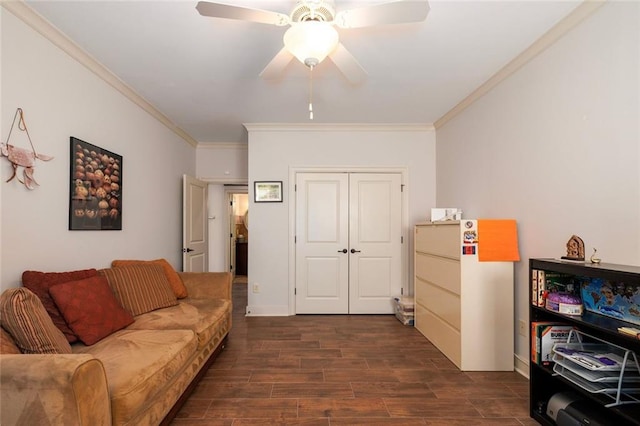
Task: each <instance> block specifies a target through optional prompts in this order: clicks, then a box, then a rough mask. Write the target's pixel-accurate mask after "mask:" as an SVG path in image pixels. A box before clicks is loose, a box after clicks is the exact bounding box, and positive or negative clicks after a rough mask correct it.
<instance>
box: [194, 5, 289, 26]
mask: <svg viewBox="0 0 640 426" xmlns="http://www.w3.org/2000/svg"><path fill="white" fill-rule="evenodd" d="M196 9H197V10H198V12H199V13H200V15H202V16H210V17H213V18H225V19H238V20H241V21H250V22H259V23H261V24H273V25H278V26H280V27H281V26H285V25H289V17H288V16H287V15H284V14H282V13H278V12H271V11H268V10H260V9H250V8H246V7H240V6H230V5H226V4H221V3H211V2H208V1H199V2H198V5H197V6H196Z"/></svg>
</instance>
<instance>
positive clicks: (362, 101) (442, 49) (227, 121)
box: [27, 0, 580, 142]
mask: <svg viewBox="0 0 640 426" xmlns="http://www.w3.org/2000/svg"><path fill="white" fill-rule="evenodd" d="M386 1H387V0H360V1H353V0H336V1H335V3H336V9H337V10H344V9H350V8H353V7H357V6H362V5H368V4H376V3H385V2H386ZM220 2H223V3H224V2H226V3H227V4H234V5H238V6H244V7H255V8H260V9H264V10H272V11H277V12H281V13H285V14H289V12H290V10H291V8H292V7H293V5H294V4H295V0H221V1H220ZM27 3H28V4H29V5H30V6H31V7H32V8H33V9H35V10H36V11H37V12H39V13H40V14H41V15H43V16H44V17H45V18H46V19H47V20H49V21H50V22H51V23H52V24H53V25H54V26H56V27H57V28H59V29H60V30H61V31H62V32H64V33H65V34H66V35H67V36H68V37H70V38H71V39H72V40H74V41H75V42H76V43H77V44H78V45H79V46H80V47H81V48H83V49H84V50H85V51H86V52H88V53H89V54H90V55H91V56H93V57H94V58H95V59H96V60H98V61H99V62H101V63H102V64H103V65H105V66H106V67H107V68H108V69H109V70H111V71H112V72H113V73H114V74H115V75H117V76H118V77H119V78H120V79H121V80H122V81H124V82H125V83H126V84H127V85H129V86H130V87H131V88H132V89H133V90H134V91H136V92H137V93H138V94H140V95H141V96H142V97H144V98H145V99H146V100H147V101H149V102H150V103H151V104H152V105H154V106H155V107H156V108H157V109H158V110H159V111H161V112H162V113H163V114H165V115H166V116H167V117H169V119H170V120H171V121H173V122H174V123H175V124H176V125H177V126H178V127H180V128H182V129H183V130H184V131H186V132H187V133H188V134H189V135H191V136H192V137H193V138H194V139H196V140H197V141H199V142H238V141H246V131H245V130H244V128H243V126H242V123H309V117H308V112H307V105H308V104H307V103H308V98H309V71H308V68H306V67H305V66H304V65H302V64H301V63H299V62H297V61H296V60H293V61H292V62H291V63H290V64H289V65H288V67H287V68H286V69H285V72H284V74H283V75H282V78H280V79H278V80H265V79H263V78H261V77H259V75H258V74H259V73H260V72H261V71H262V69H263V68H264V67H265V66H266V65H267V63H269V61H270V60H271V58H272V57H273V56H274V55H275V54H276V53H277V52H278V51H279V50H280V49H281V48H282V35H283V34H284V32H285V30H286V28H287V27H276V26H270V25H265V24H258V23H250V22H242V21H233V20H226V19H217V18H206V17H203V16H201V15H200V14H199V13H198V12H197V11H196V9H195V5H196V3H197V2H196V1H184V0H174V1H149V0H144V1H57V0H56V1H52V0H48V1H27ZM579 3H580V1H579V0H569V1H547V0H530V1H510V0H503V1H477V0H474V1H451V0H448V1H430V3H429V4H430V6H431V11H430V12H429V15H428V17H427V20H426V21H425V22H421V23H417V24H402V25H387V26H379V27H373V28H365V29H350V30H344V29H340V30H339V34H340V41H341V42H342V43H343V44H344V45H345V46H346V47H347V49H349V51H350V52H351V53H352V54H353V55H354V56H355V57H356V59H357V60H358V61H359V62H360V64H361V65H362V66H363V67H364V69H365V70H366V71H367V72H368V77H367V79H366V80H365V81H364V83H362V84H360V85H357V86H353V85H351V84H349V83H348V82H347V81H346V80H345V79H344V77H343V76H342V75H341V74H340V72H339V71H338V70H337V69H336V68H335V66H334V65H333V63H332V62H331V61H330V60H325V61H324V62H322V63H321V64H320V65H319V66H318V67H317V68H316V70H315V71H314V73H313V74H314V78H313V88H314V114H315V117H314V121H313V122H314V123H394V124H395V123H397V124H405V123H433V122H435V121H436V120H437V119H439V118H440V117H442V116H443V115H444V114H445V113H446V112H447V111H449V110H450V109H451V108H453V107H454V106H455V105H456V104H457V103H458V102H460V101H461V100H463V99H464V98H465V97H466V96H467V95H469V94H470V93H471V92H473V91H474V90H475V89H476V88H478V86H480V85H481V84H482V83H484V82H485V81H486V80H487V79H488V78H490V77H491V76H492V75H493V74H495V73H496V72H497V71H498V70H500V69H501V68H502V67H503V66H504V65H506V64H507V63H508V62H509V61H510V60H512V59H513V58H514V57H515V56H517V55H518V54H519V53H520V52H522V51H523V50H524V49H526V48H527V47H528V46H530V45H531V44H532V43H533V42H534V41H535V40H537V39H538V38H539V37H540V36H541V35H542V34H544V33H545V32H546V31H547V30H548V29H550V28H551V27H552V26H553V25H554V24H556V23H557V22H558V21H559V20H561V19H562V18H563V17H564V16H566V15H567V14H569V13H570V12H571V11H572V10H573V9H574V8H575V7H576V6H577V5H578V4H579Z"/></svg>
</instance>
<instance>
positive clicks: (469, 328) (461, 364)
mask: <svg viewBox="0 0 640 426" xmlns="http://www.w3.org/2000/svg"><path fill="white" fill-rule="evenodd" d="M474 235H475V236H477V221H476V220H461V221H459V222H457V221H455V222H453V221H452V222H440V223H430V222H428V223H419V224H417V225H416V226H415V239H414V243H415V259H414V260H415V263H414V265H415V267H414V270H415V280H414V284H415V326H416V328H417V329H418V330H419V331H420V332H421V333H422V334H423V335H424V336H425V337H426V338H427V339H429V340H430V341H431V342H432V343H433V344H434V345H435V346H436V347H437V348H438V349H439V350H440V351H442V353H444V354H445V355H446V356H447V357H448V358H449V359H450V360H451V361H452V362H453V363H454V364H455V365H456V366H457V367H458V368H460V369H461V370H463V371H513V369H514V358H513V357H514V308H513V294H514V290H513V275H514V272H513V263H512V262H479V261H478V255H477V249H478V241H477V240H475V241H474Z"/></svg>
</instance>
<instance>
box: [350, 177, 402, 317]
mask: <svg viewBox="0 0 640 426" xmlns="http://www.w3.org/2000/svg"><path fill="white" fill-rule="evenodd" d="M401 192H402V191H401V178H400V175H399V174H382V173H381V174H373V173H354V174H351V175H350V188H349V194H350V197H349V198H350V203H349V241H350V252H349V256H350V257H349V313H352V314H389V313H393V309H394V308H393V304H392V302H391V298H392V297H393V296H397V295H399V294H400V291H401V289H402V266H401V250H402V240H401V238H402V218H401V211H402V207H401Z"/></svg>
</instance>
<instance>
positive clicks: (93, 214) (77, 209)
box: [69, 136, 122, 231]
mask: <svg viewBox="0 0 640 426" xmlns="http://www.w3.org/2000/svg"><path fill="white" fill-rule="evenodd" d="M70 148H71V149H70V152H71V161H70V163H71V170H70V176H69V230H70V231H75V230H88V231H91V230H93V231H101V230H118V231H119V230H122V156H120V155H118V154H114V153H113V152H111V151H107V150H106V149H103V148H100V147H98V146H95V145H92V144H90V143H88V142H85V141H82V140H80V139H78V138H74V137H73V136H71V138H70Z"/></svg>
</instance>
